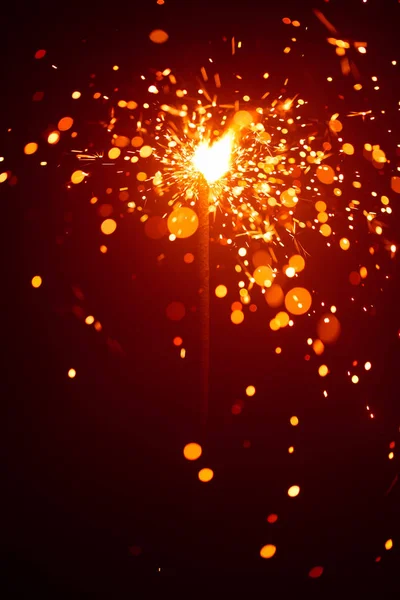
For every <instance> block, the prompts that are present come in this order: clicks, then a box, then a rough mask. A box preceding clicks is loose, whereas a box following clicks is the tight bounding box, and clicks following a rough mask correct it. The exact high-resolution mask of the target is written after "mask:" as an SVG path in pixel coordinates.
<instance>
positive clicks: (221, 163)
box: [193, 132, 234, 183]
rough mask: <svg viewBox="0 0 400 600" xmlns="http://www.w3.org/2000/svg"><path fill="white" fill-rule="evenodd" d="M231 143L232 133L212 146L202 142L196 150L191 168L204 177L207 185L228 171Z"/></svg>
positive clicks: (232, 139)
mask: <svg viewBox="0 0 400 600" xmlns="http://www.w3.org/2000/svg"><path fill="white" fill-rule="evenodd" d="M233 142H234V136H233V133H231V132H228V133H226V134H225V135H224V136H223V137H222V138H221V139H220V140H218V141H216V142H214V144H212V145H210V144H209V143H208V142H206V141H204V142H201V143H200V144H199V145H198V147H197V148H196V150H195V152H194V154H193V166H194V168H195V169H196V170H197V171H199V172H200V173H201V174H202V175H204V177H205V179H206V181H207V183H214V182H215V181H217V180H218V179H221V177H223V176H224V175H225V174H226V173H227V171H229V169H230V165H231V155H232V147H233Z"/></svg>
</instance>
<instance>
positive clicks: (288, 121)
mask: <svg viewBox="0 0 400 600" xmlns="http://www.w3.org/2000/svg"><path fill="white" fill-rule="evenodd" d="M317 16H318V18H320V20H321V21H322V22H324V20H323V15H321V14H320V13H319V15H317ZM287 21H288V22H289V23H290V19H287V20H286V22H287ZM284 22H285V20H284ZM289 23H288V24H289ZM295 23H297V22H293V24H295ZM324 24H325V25H326V26H327V27H328V29H329V25H330V24H329V23H328V24H327V23H324ZM295 26H296V27H297V26H300V24H298V25H295ZM331 34H332V35H333V34H335V35H336V34H337V32H336V30H335V29H333V31H332V28H331ZM167 37H168V36H167V35H166V34H165V33H164V32H161V31H155V32H152V34H150V39H151V40H152V41H153V42H155V43H163V42H164V41H166V39H167ZM328 42H329V43H330V44H332V45H334V46H335V47H336V49H337V50H339V51H337V52H336V53H337V54H338V56H340V57H341V61H342V62H341V68H342V72H343V74H344V75H348V74H350V73H352V74H353V75H355V76H356V75H357V73H358V72H357V69H356V66H355V64H354V63H353V62H352V61H349V60H348V59H347V57H346V56H345V54H346V50H347V49H349V48H350V45H351V44H353V45H354V47H355V48H356V49H357V50H358V52H359V53H360V54H363V53H365V52H366V44H365V43H363V42H356V43H351V42H347V41H341V40H338V39H337V38H336V37H335V38H332V37H331V38H329V39H328ZM233 44H234V42H233ZM39 52H44V51H39ZM285 52H286V49H285ZM37 54H38V53H37ZM44 56H45V53H44V54H41V55H38V56H37V57H36V58H39V59H41V58H43V57H44ZM210 63H212V61H211V60H210ZM114 70H118V67H114ZM200 73H201V79H200V78H199V79H198V80H197V82H198V81H201V85H200V86H198V84H197V88H196V87H194V88H193V90H191V91H190V92H189V91H188V90H186V89H182V88H181V87H179V85H178V82H177V79H178V76H177V75H176V74H174V73H173V72H172V71H171V69H165V70H164V71H158V72H156V74H155V79H154V81H151V82H149V81H148V80H147V78H146V77H145V76H142V80H143V81H146V85H147V84H148V83H149V85H148V100H147V101H146V102H145V103H142V104H139V103H138V102H136V101H135V100H125V99H123V98H118V97H117V98H115V97H113V98H112V99H111V100H110V98H109V97H108V96H105V95H102V94H101V93H100V92H96V93H95V94H94V96H93V98H94V99H95V100H98V99H100V98H101V99H102V100H103V102H104V105H105V107H106V108H107V110H108V116H109V118H108V120H107V122H106V121H104V122H101V123H99V126H100V127H101V128H102V129H106V131H107V135H108V147H104V148H99V149H97V151H94V149H93V147H91V146H90V143H88V144H87V147H80V148H76V147H73V148H69V151H70V153H72V154H74V155H75V157H76V160H77V161H79V167H80V168H79V169H78V168H77V169H76V170H75V171H73V172H72V173H71V177H70V181H68V182H66V185H67V187H68V188H69V189H70V190H72V189H73V188H74V186H75V185H81V184H82V185H85V184H87V183H88V182H89V181H90V180H91V178H92V177H93V176H94V175H93V174H92V171H91V167H92V165H94V164H98V163H99V162H100V163H101V165H103V166H104V168H108V167H109V166H112V167H115V169H116V176H117V179H118V181H119V182H122V183H121V184H120V185H119V189H118V199H119V200H122V201H123V202H124V204H123V206H124V208H123V209H122V212H124V213H126V214H129V213H134V212H138V213H139V214H140V219H141V221H142V222H143V223H144V225H145V228H146V232H147V233H148V235H149V237H151V238H153V239H157V238H161V237H162V236H164V235H169V239H170V240H171V242H175V240H176V239H178V238H188V237H190V236H192V235H194V234H195V233H196V230H197V228H198V217H197V208H198V206H197V205H198V202H199V201H200V191H201V189H204V188H205V187H206V188H207V192H208V199H209V211H210V213H211V215H212V217H213V219H212V221H213V224H212V226H211V231H212V237H213V239H214V241H217V242H218V243H220V244H221V245H223V246H227V247H231V248H232V252H233V254H234V256H235V263H236V264H235V265H234V269H235V272H236V275H237V277H238V279H239V281H238V288H237V296H236V297H235V298H234V299H233V302H232V304H231V313H230V318H231V321H232V323H233V324H235V325H240V324H241V323H242V322H243V321H244V320H245V316H246V310H248V311H249V312H255V310H257V304H256V303H257V299H258V298H260V297H262V296H264V297H265V300H266V304H267V305H268V308H265V310H268V311H269V312H268V314H269V315H270V320H269V326H270V329H271V330H272V333H271V335H276V334H275V333H273V332H276V331H278V330H279V329H281V328H286V327H292V326H293V325H294V322H295V319H296V318H297V317H299V316H301V315H308V316H310V315H311V314H312V313H313V314H316V311H317V312H318V313H319V314H317V320H316V322H315V320H314V323H315V325H314V330H313V331H312V332H310V335H309V336H308V337H307V340H306V344H307V346H308V347H310V348H311V349H312V350H313V352H314V354H315V355H317V356H321V355H322V354H323V353H324V351H325V348H326V346H327V345H330V344H333V343H334V342H336V341H337V340H338V338H339V336H340V331H341V323H340V307H336V306H333V305H332V306H330V308H327V307H328V306H329V305H330V303H329V302H328V301H327V302H322V303H321V302H320V303H319V305H318V307H317V305H316V304H315V300H314V297H315V291H314V290H308V289H307V288H306V287H304V284H302V279H301V278H302V273H303V271H304V270H305V269H306V267H307V263H308V258H309V252H308V249H307V242H306V240H307V239H309V236H310V235H313V236H318V239H319V243H320V244H323V245H324V246H327V247H328V248H331V249H332V250H334V249H336V251H339V252H340V251H343V252H347V251H350V252H351V249H352V247H353V245H355V244H358V238H359V237H360V236H362V237H365V236H366V235H367V238H368V243H367V245H366V259H367V258H369V259H371V260H372V257H373V256H374V255H376V254H377V253H378V251H379V249H380V248H383V250H384V252H386V253H387V256H388V257H389V258H390V259H393V258H394V257H395V255H396V250H397V245H396V241H395V240H393V239H392V238H391V234H390V227H389V221H388V219H389V217H390V216H391V214H392V208H391V200H392V197H393V195H398V194H400V173H398V172H396V170H395V167H394V165H393V164H392V161H391V159H389V158H388V157H387V156H386V153H385V150H384V149H382V148H381V147H380V146H379V145H377V144H375V143H374V141H373V140H366V141H365V143H364V145H363V147H361V148H356V147H355V145H353V143H350V141H348V137H347V134H346V131H347V129H349V131H350V132H351V131H352V127H353V123H355V119H351V117H361V119H360V121H357V124H359V123H360V122H362V121H364V120H365V119H373V118H374V115H373V114H372V111H371V110H366V111H364V112H357V111H353V112H351V113H350V114H339V113H334V114H329V115H327V116H326V119H323V120H320V119H315V118H310V117H309V116H308V115H309V114H310V111H309V110H308V106H309V100H308V99H307V98H306V97H302V96H301V95H299V94H296V93H293V94H291V95H290V94H288V93H287V91H286V83H287V82H286V81H285V84H284V86H283V87H284V89H285V91H283V92H282V93H281V94H278V95H277V96H276V97H273V95H272V94H271V93H269V92H268V91H267V92H266V93H265V94H264V95H263V96H262V97H260V100H259V101H257V102H254V101H253V100H252V99H251V97H250V96H249V95H243V97H242V98H241V99H240V100H238V99H237V98H235V99H234V100H233V101H232V102H231V103H224V102H225V98H224V102H222V101H220V99H219V97H218V96H219V95H221V94H220V93H219V92H220V87H221V82H220V77H219V75H215V76H214V84H213V85H212V86H211V83H210V81H209V79H210V78H209V75H208V73H207V71H206V69H205V68H204V67H202V68H201V70H200ZM268 77H269V75H268V73H265V74H264V75H262V81H263V83H265V84H267V81H268ZM239 78H240V77H239ZM329 79H330V78H328V80H329ZM357 85H360V84H356V85H355V89H356V90H357V89H360V88H357V87H356V86H357ZM188 87H190V85H189V86H188ZM211 87H215V88H216V91H215V92H212V91H210V88H211ZM217 92H218V94H217ZM80 96H81V93H80V92H77V91H75V92H73V94H72V98H73V99H74V100H79V98H80ZM349 119H350V120H349ZM73 124H74V119H73V118H72V117H63V118H62V119H60V120H59V122H58V127H57V128H56V129H54V130H52V131H49V132H48V133H47V143H48V144H49V145H54V146H56V145H57V144H58V143H59V141H60V140H61V138H62V136H67V135H68V133H67V132H71V129H73ZM77 135H78V134H77V132H74V131H72V135H71V140H72V144H73V145H74V146H75V144H76V142H75V138H76V137H77ZM350 137H351V135H350ZM88 142H90V140H88ZM38 148H39V146H38V144H37V143H36V142H29V143H27V144H26V146H25V149H24V152H25V154H26V155H28V156H30V155H35V154H36V152H37V151H38ZM38 154H40V152H38ZM361 162H362V163H363V164H364V163H365V162H367V163H368V168H369V170H370V175H369V176H368V178H367V179H366V180H365V181H364V179H363V178H362V175H361V170H362V169H364V168H365V167H364V166H362V167H360V164H361ZM40 165H41V166H43V167H44V166H46V165H47V162H45V161H41V162H40ZM127 172H129V176H130V179H129V182H128V180H126V181H123V180H124V176H125V175H126V173H127ZM378 173H379V175H381V174H383V175H385V177H384V178H379V177H378V176H377V174H378ZM133 178H135V179H136V183H135V184H134V185H132V183H131V181H132V179H133ZM12 179H13V174H12V172H11V171H4V172H3V173H1V174H0V182H1V183H4V182H6V181H7V180H8V182H9V183H12ZM378 179H380V181H378ZM88 187H89V186H88ZM112 191H113V190H112ZM107 194H108V192H107ZM88 201H90V202H91V204H93V205H97V206H99V205H100V207H99V209H98V210H99V213H98V214H99V215H100V216H101V217H102V223H101V232H102V234H103V235H104V236H108V235H111V234H113V233H114V232H115V231H116V230H117V227H118V222H117V220H116V219H114V218H112V216H111V215H112V214H113V212H114V211H113V207H112V205H111V204H110V201H109V200H106V201H104V202H103V203H102V204H101V203H100V202H99V199H98V198H97V197H95V196H93V195H92V196H91V197H90V198H88ZM155 207H156V210H155ZM119 211H120V212H121V209H119ZM157 211H158V213H159V214H158V215H155V214H154V213H155V212H157ZM107 250H108V248H107V245H106V244H105V243H103V244H102V245H101V246H100V251H101V252H103V253H104V252H107ZM371 260H370V261H369V262H371ZM192 261H193V256H192V255H188V254H186V255H185V262H192ZM369 268H370V267H368V268H367V267H366V266H365V264H359V265H358V267H357V269H355V270H353V271H352V272H351V273H350V276H349V281H350V283H351V284H352V285H353V286H358V285H363V283H364V280H366V279H367V277H368V275H369ZM374 268H375V269H376V270H379V269H380V267H379V265H378V264H375V266H374ZM294 282H295V284H294ZM41 285H42V279H41V277H40V276H39V275H35V277H33V279H32V286H33V287H34V288H38V287H40V286H41ZM215 295H216V296H217V297H218V298H225V297H226V296H227V295H228V289H227V287H226V286H225V285H223V284H220V285H218V286H217V287H216V289H215ZM264 304H265V303H264ZM167 315H168V316H169V318H171V319H172V320H179V319H180V318H182V315H184V309H183V310H182V309H181V305H180V303H178V302H176V303H172V305H170V307H168V309H167ZM81 316H82V317H83V319H84V320H85V322H86V324H87V325H90V326H91V325H93V324H96V323H97V324H98V326H97V327H96V328H97V330H99V331H100V330H101V325H100V323H98V322H97V321H96V320H95V318H94V317H93V316H92V315H81ZM174 345H175V346H178V347H179V348H180V356H181V357H182V358H184V357H185V354H186V349H184V348H183V347H181V346H182V339H181V338H180V337H176V338H174ZM281 352H282V349H281V348H280V347H279V346H278V347H277V348H276V353H277V354H280V353H281ZM308 359H309V357H308ZM355 365H357V361H355ZM353 367H354V363H353V365H352V368H351V369H350V370H349V373H348V374H349V378H350V380H351V382H352V383H353V384H356V383H358V381H359V376H358V375H357V374H355V372H354V369H353ZM371 367H372V365H371V362H369V361H368V362H365V365H364V371H366V372H368V371H370V370H371ZM316 370H317V373H318V375H319V376H320V377H322V378H324V377H326V376H327V375H328V374H329V373H330V368H329V366H328V365H327V364H325V363H321V364H318V366H317V369H316ZM76 375H77V373H76V371H75V369H73V368H71V369H70V370H69V371H68V376H69V377H70V378H71V379H72V378H75V376H76ZM255 392H256V390H255V388H254V386H251V385H250V386H248V388H247V389H246V395H247V396H253V395H254V394H255ZM323 395H324V396H325V397H327V395H328V392H327V390H326V389H325V390H323ZM367 410H368V414H369V417H370V418H374V413H373V412H372V411H371V409H370V407H369V406H368V407H367ZM240 411H241V408H240V406H239V407H238V405H234V406H233V409H232V413H233V414H239V413H240ZM290 422H291V424H292V425H294V426H296V425H297V424H298V419H297V417H295V416H294V417H292V419H291V421H290ZM391 444H392V445H391V446H390V448H391V452H390V454H389V458H390V459H391V458H393V456H394V454H393V451H392V450H393V448H394V442H391ZM291 448H292V447H291ZM293 451H294V449H293V448H292V449H290V448H289V453H292V452H293ZM184 454H185V457H186V458H187V459H188V460H197V459H198V458H200V456H201V454H202V449H201V447H200V446H199V445H198V444H196V443H190V444H188V445H187V446H186V447H185V450H184ZM198 476H199V479H200V480H201V481H203V482H207V481H210V480H211V479H212V478H213V472H212V470H211V469H209V468H208V467H207V468H203V469H201V470H200V471H199V475H198ZM299 492H300V488H299V486H297V485H293V486H292V487H290V489H289V490H288V495H289V496H290V497H295V496H297V495H298V494H299ZM274 516H276V515H270V517H271V518H272V517H274ZM270 522H273V520H271V521H270ZM390 543H391V540H388V542H387V543H386V544H387V546H386V547H387V549H389V547H391V545H390ZM275 551H276V548H275V546H272V545H267V546H264V547H263V548H262V549H261V552H260V554H261V556H262V557H263V558H271V557H272V556H273V555H274V554H275ZM316 569H320V567H316ZM321 573H322V571H321V572H319V571H318V573H314V575H311V576H312V577H318V576H319V575H320V574H321Z"/></svg>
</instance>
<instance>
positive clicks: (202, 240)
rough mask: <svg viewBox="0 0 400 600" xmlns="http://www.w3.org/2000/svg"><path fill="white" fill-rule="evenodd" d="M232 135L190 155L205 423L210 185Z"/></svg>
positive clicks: (225, 161)
mask: <svg viewBox="0 0 400 600" xmlns="http://www.w3.org/2000/svg"><path fill="white" fill-rule="evenodd" d="M232 145H233V134H232V132H228V133H227V134H226V135H225V136H224V137H223V138H222V139H220V140H218V141H217V142H215V144H213V145H212V146H210V145H208V144H207V142H202V143H200V144H199V145H198V147H197V148H196V150H195V152H194V155H193V166H194V168H195V169H197V170H198V171H199V172H200V173H201V174H202V176H203V177H202V180H200V183H199V192H198V202H197V205H198V210H197V212H198V217H199V229H198V240H199V245H198V247H199V272H200V285H201V294H200V303H199V311H200V341H201V369H202V384H203V389H202V411H201V414H202V420H203V424H205V423H206V421H207V415H208V396H209V369H210V258H209V247H210V211H209V207H210V201H212V200H213V198H212V191H211V190H210V187H209V186H210V185H212V184H214V183H215V182H217V181H218V180H220V179H221V178H222V177H223V176H224V175H225V174H226V172H227V171H228V170H229V168H230V161H231V154H232Z"/></svg>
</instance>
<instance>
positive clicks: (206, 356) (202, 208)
mask: <svg viewBox="0 0 400 600" xmlns="http://www.w3.org/2000/svg"><path fill="white" fill-rule="evenodd" d="M198 218H199V228H198V250H199V275H200V288H201V291H200V301H199V321H200V370H201V371H200V377H201V421H202V425H206V423H207V418H208V396H209V372H210V213H209V188H208V185H207V183H206V181H205V180H204V181H203V182H202V183H201V184H200V186H199V196H198Z"/></svg>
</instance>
